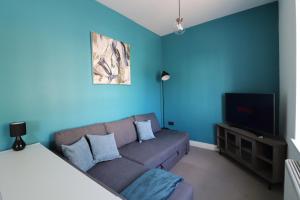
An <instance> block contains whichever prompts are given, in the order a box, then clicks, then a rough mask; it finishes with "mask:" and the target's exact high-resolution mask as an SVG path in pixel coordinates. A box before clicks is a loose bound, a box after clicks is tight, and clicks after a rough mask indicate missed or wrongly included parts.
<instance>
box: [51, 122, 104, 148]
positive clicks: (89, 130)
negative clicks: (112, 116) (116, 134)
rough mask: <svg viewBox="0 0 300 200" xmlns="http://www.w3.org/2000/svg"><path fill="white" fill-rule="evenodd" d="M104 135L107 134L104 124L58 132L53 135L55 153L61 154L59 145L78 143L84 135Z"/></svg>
mask: <svg viewBox="0 0 300 200" xmlns="http://www.w3.org/2000/svg"><path fill="white" fill-rule="evenodd" d="M87 134H89V135H105V134H107V131H106V128H105V125H104V123H97V124H92V125H88V126H83V127H79V128H72V129H67V130H63V131H59V132H57V133H55V135H54V141H55V146H56V151H57V152H58V153H61V145H62V144H64V145H70V144H73V143H75V142H76V141H78V140H79V139H80V138H81V137H83V136H85V135H87Z"/></svg>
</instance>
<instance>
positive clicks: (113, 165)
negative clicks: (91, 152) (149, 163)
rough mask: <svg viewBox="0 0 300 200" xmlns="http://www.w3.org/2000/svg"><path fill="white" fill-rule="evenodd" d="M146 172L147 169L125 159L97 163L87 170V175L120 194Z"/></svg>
mask: <svg viewBox="0 0 300 200" xmlns="http://www.w3.org/2000/svg"><path fill="white" fill-rule="evenodd" d="M146 171H148V169H147V168H146V167H145V166H143V165H141V164H138V163H136V162H133V161H131V160H128V159H126V158H118V159H115V160H111V161H105V162H101V163H98V164H96V165H95V166H94V167H92V168H91V169H90V170H88V171H87V173H88V174H89V175H90V176H91V177H93V178H94V179H96V180H98V181H100V182H102V183H104V184H105V185H107V186H108V187H110V188H112V189H113V190H115V191H116V192H118V193H120V192H121V191H122V190H123V189H124V188H126V187H127V186H128V185H129V184H131V183H132V182H133V181H134V180H135V179H136V178H138V177H139V176H141V175H142V174H144V173H145V172H146Z"/></svg>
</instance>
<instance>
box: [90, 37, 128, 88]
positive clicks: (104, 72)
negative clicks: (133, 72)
mask: <svg viewBox="0 0 300 200" xmlns="http://www.w3.org/2000/svg"><path fill="white" fill-rule="evenodd" d="M91 37H92V53H93V55H92V62H93V83H94V84H123V85H130V84H131V77H130V46H129V45H128V44H126V43H124V42H121V41H117V40H114V39H112V38H109V37H106V36H103V35H101V34H97V33H94V32H93V33H92V36H91Z"/></svg>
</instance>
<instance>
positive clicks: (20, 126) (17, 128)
mask: <svg viewBox="0 0 300 200" xmlns="http://www.w3.org/2000/svg"><path fill="white" fill-rule="evenodd" d="M9 129H10V137H16V140H15V142H14V144H13V146H12V148H13V150H15V151H21V150H23V149H24V148H25V146H26V144H25V142H24V141H23V140H22V137H21V136H22V135H25V134H26V123H25V122H12V123H10V124H9Z"/></svg>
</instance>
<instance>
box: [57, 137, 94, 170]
mask: <svg viewBox="0 0 300 200" xmlns="http://www.w3.org/2000/svg"><path fill="white" fill-rule="evenodd" d="M61 148H62V152H63V155H64V156H65V157H66V158H67V159H68V160H69V161H70V162H71V163H72V164H74V165H75V166H76V167H78V168H79V169H81V170H82V171H85V172H86V171H87V170H89V169H90V168H92V167H93V166H94V164H95V163H94V160H93V156H92V153H91V150H90V147H89V144H88V143H87V141H86V139H85V138H84V137H82V138H81V139H80V140H79V141H77V142H75V143H74V144H72V145H61Z"/></svg>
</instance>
